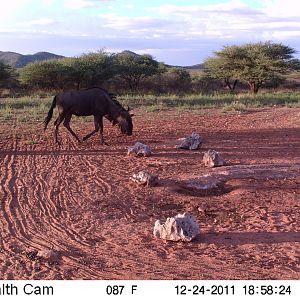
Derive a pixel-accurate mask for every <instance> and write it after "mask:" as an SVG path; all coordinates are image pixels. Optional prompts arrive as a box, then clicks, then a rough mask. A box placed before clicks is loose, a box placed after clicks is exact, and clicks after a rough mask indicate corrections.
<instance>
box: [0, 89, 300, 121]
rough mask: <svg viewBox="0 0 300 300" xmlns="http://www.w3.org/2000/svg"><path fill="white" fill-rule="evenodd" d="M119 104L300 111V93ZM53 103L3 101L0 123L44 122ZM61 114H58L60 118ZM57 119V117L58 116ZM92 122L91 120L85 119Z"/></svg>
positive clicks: (127, 98)
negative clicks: (276, 108)
mask: <svg viewBox="0 0 300 300" xmlns="http://www.w3.org/2000/svg"><path fill="white" fill-rule="evenodd" d="M118 100H119V101H120V102H121V103H122V104H123V105H124V106H125V107H127V105H129V106H130V107H132V108H142V109H143V110H145V111H146V112H157V111H162V110H166V109H172V108H176V109H177V110H178V111H180V110H196V111H199V110H201V109H206V108H222V111H223V112H235V111H238V112H241V111H245V110H247V109H250V108H256V107H264V106H267V107H268V106H269V107H272V106H285V107H292V108H295V107H300V92H278V93H259V94H257V95H250V94H214V95H203V94H192V95H182V96H179V95H159V96H157V95H123V96H120V97H118ZM51 102H52V97H51V96H49V97H47V98H45V99H41V98H40V97H34V96H32V97H22V98H4V99H3V98H1V99H0V121H7V120H15V121H18V122H32V121H40V122H42V121H43V119H44V118H45V116H46V114H47V112H48V110H49V108H50V106H51ZM56 113H57V112H55V114H56ZM54 117H55V116H54ZM82 120H83V121H85V122H86V121H89V120H90V118H89V117H86V118H82Z"/></svg>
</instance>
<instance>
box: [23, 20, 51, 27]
mask: <svg viewBox="0 0 300 300" xmlns="http://www.w3.org/2000/svg"><path fill="white" fill-rule="evenodd" d="M55 23H56V21H55V20H53V19H51V18H40V19H35V20H31V21H25V22H21V23H18V24H17V25H19V26H22V27H23V28H24V27H32V26H49V25H52V24H55Z"/></svg>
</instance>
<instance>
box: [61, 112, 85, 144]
mask: <svg viewBox="0 0 300 300" xmlns="http://www.w3.org/2000/svg"><path fill="white" fill-rule="evenodd" d="M71 118H72V114H68V115H67V116H66V117H65V120H64V126H65V127H66V128H67V129H68V131H69V132H70V133H71V134H72V135H73V136H74V138H75V139H76V140H77V141H78V142H79V143H81V140H80V139H79V137H78V136H77V134H76V133H75V132H74V131H73V130H72V128H71V126H70V121H71Z"/></svg>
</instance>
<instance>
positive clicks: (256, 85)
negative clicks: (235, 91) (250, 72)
mask: <svg viewBox="0 0 300 300" xmlns="http://www.w3.org/2000/svg"><path fill="white" fill-rule="evenodd" d="M248 84H249V87H250V91H251V93H252V94H257V92H258V90H259V87H260V84H259V83H258V82H255V81H249V82H248Z"/></svg>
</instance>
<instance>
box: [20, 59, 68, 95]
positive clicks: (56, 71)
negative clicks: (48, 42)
mask: <svg viewBox="0 0 300 300" xmlns="http://www.w3.org/2000/svg"><path fill="white" fill-rule="evenodd" d="M67 76H68V69H67V67H66V66H65V65H64V64H62V62H61V61H60V60H47V61H41V62H34V63H31V64H28V65H26V66H25V67H24V68H23V69H22V70H21V82H22V83H23V84H25V85H26V86H28V87H30V88H39V89H62V88H64V86H65V84H66V81H67V80H66V78H67Z"/></svg>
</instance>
